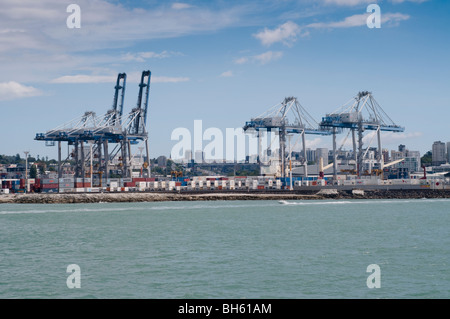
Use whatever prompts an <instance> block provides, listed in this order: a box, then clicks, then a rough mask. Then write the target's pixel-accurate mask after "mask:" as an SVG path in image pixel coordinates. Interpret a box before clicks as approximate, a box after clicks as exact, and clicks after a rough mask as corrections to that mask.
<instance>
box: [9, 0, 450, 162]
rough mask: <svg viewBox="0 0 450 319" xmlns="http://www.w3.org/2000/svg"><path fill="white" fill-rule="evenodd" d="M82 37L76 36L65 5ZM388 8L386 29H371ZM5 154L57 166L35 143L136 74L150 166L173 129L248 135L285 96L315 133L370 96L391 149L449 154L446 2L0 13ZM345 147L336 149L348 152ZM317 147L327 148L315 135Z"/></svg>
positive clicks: (285, 1) (109, 4) (282, 0)
mask: <svg viewBox="0 0 450 319" xmlns="http://www.w3.org/2000/svg"><path fill="white" fill-rule="evenodd" d="M71 3H76V4H78V5H79V6H80V8H81V28H79V29H69V28H67V25H66V19H67V17H68V16H69V15H70V13H67V12H66V8H67V6H68V5H69V4H71ZM371 3H376V4H378V5H379V6H380V8H381V17H382V24H381V28H380V29H370V28H368V27H367V25H366V17H367V16H368V15H369V13H367V12H366V9H367V6H368V5H369V4H371ZM0 6H1V8H2V9H1V12H0V69H1V70H2V72H1V73H0V114H1V115H0V118H1V126H0V127H1V128H2V130H1V131H2V134H1V138H0V154H16V153H20V154H21V155H22V156H23V151H25V150H28V151H30V154H31V155H33V156H36V155H40V156H49V157H50V158H55V157H56V148H55V147H46V146H45V145H44V143H42V142H38V141H34V136H35V134H36V133H41V132H45V131H47V130H50V129H52V128H55V127H57V126H59V125H60V124H63V123H65V122H68V121H70V120H72V119H73V118H76V117H78V116H80V115H82V114H83V113H84V112H85V111H95V112H96V113H97V114H99V115H101V114H104V113H106V111H107V110H108V109H109V108H110V107H111V104H112V100H113V93H114V84H115V80H116V77H117V74H118V73H120V72H125V73H127V75H128V81H127V90H126V96H125V110H124V112H125V113H128V112H129V111H131V109H132V108H133V107H134V106H135V104H136V101H137V92H138V83H137V81H138V78H139V75H140V72H141V71H143V70H147V69H149V70H151V71H152V84H151V94H150V101H149V103H150V109H149V114H148V119H147V123H148V130H149V136H150V138H149V142H150V149H151V151H150V155H151V157H157V156H159V155H166V156H168V155H169V154H170V151H171V148H172V147H173V146H174V145H175V144H176V141H171V133H172V131H173V130H174V129H175V128H178V127H186V128H188V129H190V130H193V123H194V120H203V128H204V129H206V128H208V127H217V128H220V129H222V130H223V131H224V132H225V129H226V128H237V127H242V126H243V125H244V123H245V121H246V120H249V119H250V118H251V117H254V116H257V115H259V114H261V113H263V112H264V111H265V110H266V109H268V108H269V107H271V106H273V105H275V104H277V103H279V102H281V101H282V100H283V99H284V98H285V97H286V96H295V97H297V98H298V100H299V101H300V103H301V104H302V105H303V106H304V107H305V108H306V109H307V110H308V111H309V113H310V114H311V115H312V116H313V117H314V118H315V119H316V120H318V121H319V120H320V119H321V117H322V116H324V115H325V114H326V113H328V112H332V111H333V110H335V109H336V108H338V107H339V106H340V105H342V104H344V103H345V102H347V101H348V100H350V99H351V98H352V97H353V96H355V95H356V94H357V93H358V92H359V91H362V90H368V91H371V92H372V93H373V95H374V97H375V99H376V100H377V101H378V103H379V104H380V105H381V106H382V107H383V109H384V110H385V111H386V112H387V113H388V114H389V116H390V117H391V118H392V119H393V120H394V121H395V122H396V123H397V124H399V125H402V126H404V127H405V128H406V130H405V132H404V133H399V134H387V133H386V134H383V147H385V148H388V149H395V148H397V146H398V145H399V144H406V146H407V148H409V149H411V150H419V151H421V153H424V152H426V151H428V150H430V149H431V144H432V143H433V142H434V141H436V140H441V141H445V142H447V141H450V137H449V134H448V120H449V118H450V96H449V94H448V92H449V84H450V80H449V75H450V41H449V40H450V36H449V35H450V14H449V12H450V2H449V1H444V0H428V1H426V0H425V1H424V0H385V1H375V0H370V1H367V0H317V1H309V0H306V1H299V0H297V1H294V0H279V1H276V0H275V1H183V2H181V1H180V2H175V1H174V2H171V1H164V2H163V1H150V0H149V1H146V0H142V1H104V0H95V1H88V0H78V1H77V0H70V1H61V0H45V1H32V0H24V1H13V0H0ZM344 135H345V134H343V135H342V136H340V137H339V139H338V141H339V140H341V139H343V138H344V137H345V136H344ZM307 141H308V145H309V146H310V147H311V148H316V147H330V146H331V138H329V137H317V136H308V137H307Z"/></svg>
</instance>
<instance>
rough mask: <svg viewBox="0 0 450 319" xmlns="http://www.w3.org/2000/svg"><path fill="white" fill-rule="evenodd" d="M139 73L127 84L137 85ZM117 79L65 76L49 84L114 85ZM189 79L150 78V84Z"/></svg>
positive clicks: (110, 76)
mask: <svg viewBox="0 0 450 319" xmlns="http://www.w3.org/2000/svg"><path fill="white" fill-rule="evenodd" d="M140 76H141V74H140V73H137V72H134V73H131V74H129V75H127V82H133V83H139V81H140ZM116 79H117V75H84V74H78V75H65V76H61V77H59V78H56V79H53V80H52V81H51V83H58V84H68V83H72V84H73V83H77V84H80V83H114V82H115V81H116ZM189 80H190V79H189V78H188V77H169V76H153V75H152V77H151V83H178V82H187V81H189Z"/></svg>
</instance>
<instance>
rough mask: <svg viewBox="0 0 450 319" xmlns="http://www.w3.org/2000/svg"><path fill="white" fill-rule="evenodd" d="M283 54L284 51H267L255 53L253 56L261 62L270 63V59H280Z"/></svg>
mask: <svg viewBox="0 0 450 319" xmlns="http://www.w3.org/2000/svg"><path fill="white" fill-rule="evenodd" d="M282 56H283V52H280V51H276V52H273V51H267V52H265V53H262V54H259V55H255V56H254V57H253V58H254V59H255V60H256V61H258V62H259V63H261V64H266V63H269V62H270V61H274V60H278V59H280V58H281V57H282Z"/></svg>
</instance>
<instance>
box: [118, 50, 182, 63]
mask: <svg viewBox="0 0 450 319" xmlns="http://www.w3.org/2000/svg"><path fill="white" fill-rule="evenodd" d="M175 55H182V53H179V52H168V51H162V52H161V53H156V52H151V51H148V52H138V53H130V52H128V53H126V54H125V55H123V56H122V60H124V61H135V62H145V60H147V59H154V58H156V59H165V58H169V57H172V56H175Z"/></svg>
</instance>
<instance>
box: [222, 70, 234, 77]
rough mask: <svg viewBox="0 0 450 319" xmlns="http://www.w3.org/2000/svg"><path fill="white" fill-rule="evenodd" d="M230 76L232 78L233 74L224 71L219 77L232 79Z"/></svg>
mask: <svg viewBox="0 0 450 319" xmlns="http://www.w3.org/2000/svg"><path fill="white" fill-rule="evenodd" d="M232 76H233V72H232V71H225V72H223V73H222V74H221V75H220V77H223V78H229V77H232Z"/></svg>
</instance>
